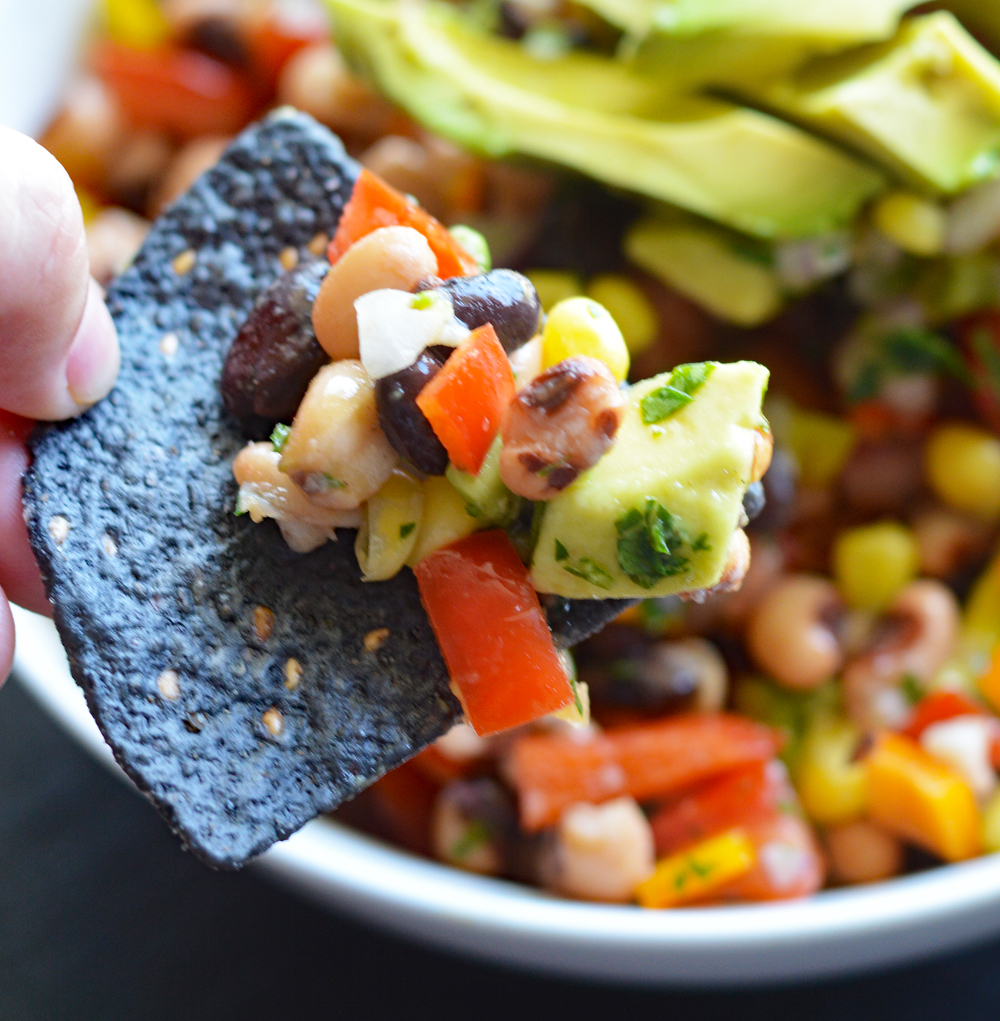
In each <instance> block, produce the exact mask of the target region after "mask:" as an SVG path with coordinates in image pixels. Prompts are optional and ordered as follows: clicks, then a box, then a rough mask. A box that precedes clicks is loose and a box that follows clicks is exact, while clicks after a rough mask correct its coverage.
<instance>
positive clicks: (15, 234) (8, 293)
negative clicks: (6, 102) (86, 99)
mask: <svg viewBox="0 0 1000 1021" xmlns="http://www.w3.org/2000/svg"><path fill="white" fill-rule="evenodd" d="M118 364H119V355H118V339H117V337H116V335H115V328H114V324H113V323H112V322H111V316H110V315H109V314H108V310H107V308H105V306H104V302H103V300H102V297H101V291H100V288H99V287H98V286H97V284H95V283H94V282H93V280H91V278H90V272H89V263H88V259H87V249H86V243H85V239H84V232H83V216H82V214H81V212H80V204H79V202H78V201H77V198H76V194H75V193H74V191H73V185H72V182H71V181H70V179H69V175H68V174H67V173H66V171H65V170H63V168H62V167H61V166H60V165H59V163H58V162H57V161H56V159H55V158H54V157H53V156H51V155H49V153H47V152H46V151H45V150H44V149H43V148H42V147H41V146H40V145H38V144H37V143H36V142H33V141H32V140H31V139H30V138H28V137H26V136H25V135H22V134H19V133H18V132H16V131H12V130H11V129H9V128H4V127H0V407H2V408H4V409H5V410H7V411H12V412H14V413H16V414H18V415H24V416H26V417H28V418H44V419H59V418H69V417H72V416H73V415H78V414H80V413H81V412H82V411H85V410H86V409H87V408H88V407H89V406H90V405H91V404H93V403H94V402H95V401H98V400H100V399H101V398H102V397H103V396H104V395H105V394H107V392H108V391H109V390H110V389H111V387H112V386H113V385H114V381H115V377H116V376H117V374H118Z"/></svg>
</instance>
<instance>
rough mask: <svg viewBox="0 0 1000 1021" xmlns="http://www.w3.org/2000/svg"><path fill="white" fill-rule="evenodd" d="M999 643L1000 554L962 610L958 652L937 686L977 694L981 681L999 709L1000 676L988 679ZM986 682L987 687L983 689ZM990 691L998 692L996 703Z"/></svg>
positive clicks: (991, 700) (987, 696)
mask: <svg viewBox="0 0 1000 1021" xmlns="http://www.w3.org/2000/svg"><path fill="white" fill-rule="evenodd" d="M998 645H1000V556H997V557H996V558H995V559H994V560H993V561H992V562H991V563H990V565H989V567H987V568H986V570H985V571H983V573H982V574H981V575H980V576H979V579H978V581H977V582H976V584H975V585H974V586H973V587H972V591H971V592H970V593H969V598H968V599H967V600H966V603H965V609H964V611H963V612H962V626H961V629H960V631H959V635H958V642H957V645H956V648H955V652H954V653H953V654H952V656H951V657H950V658H949V660H948V662H947V663H945V665H944V666H943V667H942V668H941V670H940V671H939V672H938V675H937V677H936V678H935V679H934V687H935V688H958V689H960V690H962V691H965V692H966V693H967V694H974V691H975V686H976V682H977V681H978V683H979V686H980V690H981V691H982V694H983V697H984V698H986V700H987V701H988V702H989V703H990V705H991V706H993V707H994V708H995V709H997V708H1000V677H997V678H994V679H993V680H988V679H987V677H988V675H989V674H990V673H991V672H992V665H993V658H994V650H995V649H996V648H997V646H998ZM983 685H985V686H986V687H985V688H984V687H983ZM991 690H996V691H997V699H998V701H996V702H994V700H993V698H994V696H993V695H991V694H990V691H991Z"/></svg>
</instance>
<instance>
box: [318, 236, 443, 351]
mask: <svg viewBox="0 0 1000 1021" xmlns="http://www.w3.org/2000/svg"><path fill="white" fill-rule="evenodd" d="M436 272H437V258H436V257H435V255H434V253H433V252H432V251H431V246H430V245H429V244H428V243H427V240H426V239H425V238H424V236H423V235H422V234H420V233H419V232H418V231H415V230H414V229H413V228H412V227H380V228H379V229H378V230H373V231H372V232H371V233H370V234H366V235H365V236H364V237H363V238H360V239H359V240H357V241H356V242H355V243H354V244H353V245H351V247H350V248H348V249H347V251H346V252H344V254H343V255H342V256H341V257H340V258H339V259H338V260H337V261H336V262H335V263H334V264H333V265H332V266H331V267H330V271H329V272H328V273H327V275H326V276H325V277H324V278H323V283H322V284H320V288H319V293H318V294H317V295H316V301H315V303H314V304H313V314H312V321H313V329H314V330H315V331H316V339H317V340H318V341H319V343H320V345H321V346H322V348H323V349H324V350H325V351H326V353H327V354H328V355H329V356H330V357H331V358H333V359H341V358H357V357H358V353H359V348H358V318H357V315H356V314H355V311H354V301H355V299H356V298H360V297H361V295H363V294H368V293H369V292H370V291H379V290H382V289H383V288H393V289H395V290H399V291H409V290H410V289H411V288H412V287H413V285H414V284H415V283H416V282H417V281H418V280H421V279H423V278H425V277H429V276H431V275H432V274H434V273H436Z"/></svg>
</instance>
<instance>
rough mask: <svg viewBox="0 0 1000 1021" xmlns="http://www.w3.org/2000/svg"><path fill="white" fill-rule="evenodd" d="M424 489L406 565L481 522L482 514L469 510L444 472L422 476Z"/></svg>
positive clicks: (473, 529)
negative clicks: (420, 510) (415, 531)
mask: <svg viewBox="0 0 1000 1021" xmlns="http://www.w3.org/2000/svg"><path fill="white" fill-rule="evenodd" d="M423 490H424V511H423V514H422V515H421V517H420V524H419V526H418V527H417V538H416V540H415V542H414V546H413V550H412V552H411V553H410V555H409V556H408V557H407V558H406V564H407V566H408V567H413V565H414V564H418V563H420V561H421V560H423V559H424V557H426V556H427V554H428V553H433V552H434V551H435V550H436V549H440V548H441V547H442V546H447V545H448V544H449V543H452V542H457V541H458V540H459V539H464V538H465V536H467V535H471V534H472V533H473V532H474V531H476V529H477V528H481V527H482V525H483V520H482V518H477V517H475V516H474V515H472V514H470V513H469V511H468V508H467V506H466V503H465V499H464V497H463V496H462V494H461V493H459V491H458V490H457V489H456V488H455V487H454V486H453V485H452V484H451V483H450V482H449V481H448V480H447V479H446V478H445V477H444V476H443V475H431V476H430V478H428V479H425V480H424V483H423Z"/></svg>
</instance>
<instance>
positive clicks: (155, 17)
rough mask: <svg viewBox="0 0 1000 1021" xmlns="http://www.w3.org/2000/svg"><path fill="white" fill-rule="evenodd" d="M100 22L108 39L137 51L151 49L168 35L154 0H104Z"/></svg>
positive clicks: (168, 26) (164, 22) (168, 32)
mask: <svg viewBox="0 0 1000 1021" xmlns="http://www.w3.org/2000/svg"><path fill="white" fill-rule="evenodd" d="M104 21H105V26H106V28H107V33H108V35H109V37H110V38H111V39H113V40H114V41H115V42H117V43H121V44H122V45H123V46H134V47H135V48H136V49H140V50H151V49H153V47H155V46H159V44H160V43H162V42H165V41H166V39H167V37H168V36H169V35H170V25H169V24H168V23H167V19H166V18H165V17H164V16H163V12H162V11H161V10H160V6H159V4H158V3H157V2H156V0H105V2H104Z"/></svg>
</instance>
